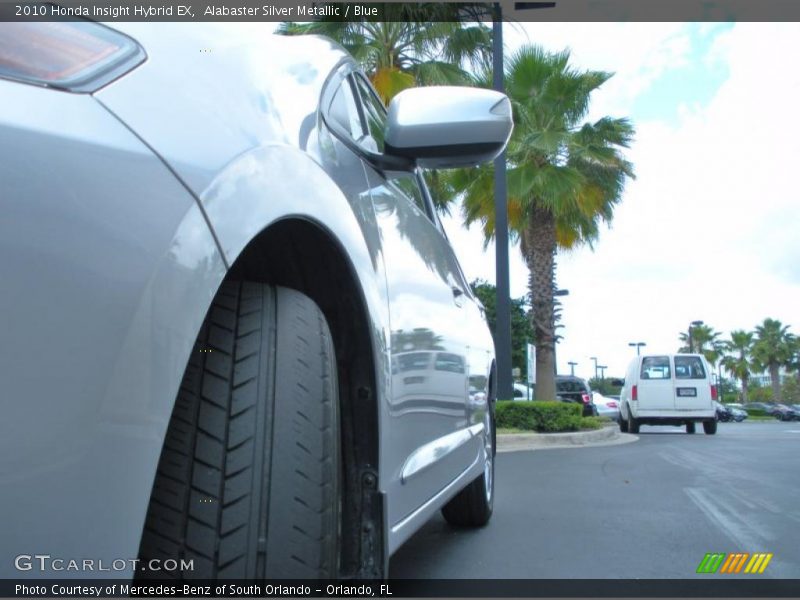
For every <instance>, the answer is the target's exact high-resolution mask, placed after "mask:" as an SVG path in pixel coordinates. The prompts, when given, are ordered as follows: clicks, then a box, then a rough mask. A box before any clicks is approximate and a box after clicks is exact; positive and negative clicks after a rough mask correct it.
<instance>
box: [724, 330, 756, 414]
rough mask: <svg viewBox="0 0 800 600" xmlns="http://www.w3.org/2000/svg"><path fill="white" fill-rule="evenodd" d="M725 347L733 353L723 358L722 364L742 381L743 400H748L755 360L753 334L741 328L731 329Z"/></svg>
mask: <svg viewBox="0 0 800 600" xmlns="http://www.w3.org/2000/svg"><path fill="white" fill-rule="evenodd" d="M725 349H726V350H727V351H728V352H731V353H732V354H728V355H727V356H724V357H723V358H722V366H723V367H725V369H726V370H727V371H728V372H729V373H730V374H731V375H733V376H734V377H736V378H737V379H738V380H739V381H741V382H742V402H747V401H748V400H747V388H748V385H749V383H750V369H751V367H752V360H753V359H752V351H753V334H752V333H751V332H749V331H743V330H741V329H740V330H736V331H731V339H730V340H729V341H727V342H725Z"/></svg>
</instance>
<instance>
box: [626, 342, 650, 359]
mask: <svg viewBox="0 0 800 600" xmlns="http://www.w3.org/2000/svg"><path fill="white" fill-rule="evenodd" d="M628 346H631V347H633V346H636V356H639V348H641V347H642V346H647V344H645V343H644V342H628Z"/></svg>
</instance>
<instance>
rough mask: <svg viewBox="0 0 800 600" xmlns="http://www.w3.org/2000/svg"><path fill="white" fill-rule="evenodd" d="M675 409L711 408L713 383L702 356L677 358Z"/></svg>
mask: <svg viewBox="0 0 800 600" xmlns="http://www.w3.org/2000/svg"><path fill="white" fill-rule="evenodd" d="M674 360H675V409H676V410H703V409H708V408H711V406H712V405H711V382H710V380H709V374H708V371H707V369H706V366H705V364H704V362H705V361H704V360H703V359H702V357H700V356H692V355H684V356H676V357H675V359H674Z"/></svg>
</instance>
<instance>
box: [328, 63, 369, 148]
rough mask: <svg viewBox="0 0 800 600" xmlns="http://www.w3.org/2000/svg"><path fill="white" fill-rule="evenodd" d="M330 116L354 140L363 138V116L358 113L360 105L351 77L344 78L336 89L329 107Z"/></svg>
mask: <svg viewBox="0 0 800 600" xmlns="http://www.w3.org/2000/svg"><path fill="white" fill-rule="evenodd" d="M328 116H329V117H330V119H331V120H332V121H333V122H334V123H335V124H337V125H339V126H340V127H341V128H342V129H344V130H345V131H346V132H347V133H348V134H349V135H350V137H352V138H353V139H354V140H358V139H361V137H362V136H363V135H364V128H363V127H362V125H361V117H360V116H359V113H358V105H357V104H356V100H355V97H354V96H353V89H352V87H351V84H350V80H349V78H346V79H343V80H342V81H341V83H340V84H339V87H338V88H337V89H336V93H334V95H333V99H332V100H331V103H330V106H329V107H328Z"/></svg>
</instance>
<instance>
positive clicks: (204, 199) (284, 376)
mask: <svg viewBox="0 0 800 600" xmlns="http://www.w3.org/2000/svg"><path fill="white" fill-rule="evenodd" d="M265 26H266V24H265ZM0 106H2V110H0V281H1V282H2V290H3V291H2V293H1V294H0V319H2V341H1V342H0V344H1V345H2V350H0V352H1V353H2V360H0V386H2V393H0V402H1V403H2V419H0V521H2V526H0V530H2V535H0V577H7V578H8V577H11V578H27V577H65V576H67V577H84V578H85V577H96V576H101V577H108V576H114V577H124V578H130V577H134V576H135V577H141V576H144V577H146V576H151V577H152V576H157V577H159V578H161V577H165V576H169V577H177V578H189V577H191V578H206V579H215V578H317V577H323V578H340V577H341V578H349V577H365V578H373V577H385V576H386V568H387V564H388V558H389V556H390V555H391V554H392V553H393V552H394V551H395V550H396V549H397V548H398V547H399V546H400V545H401V544H402V543H403V542H404V541H405V540H406V539H408V537H409V536H410V535H411V534H412V533H413V532H414V531H416V530H417V529H419V527H420V526H421V525H422V524H423V523H424V522H425V521H426V520H427V519H429V517H431V515H433V514H434V513H435V511H438V510H442V511H443V513H444V516H445V517H446V518H447V520H448V521H450V522H451V523H455V524H459V525H471V526H481V525H484V524H485V523H486V522H487V521H488V520H489V518H490V516H491V513H492V504H493V487H494V484H493V474H494V452H495V438H494V431H495V426H494V421H493V402H494V400H495V393H494V389H495V370H494V369H495V367H494V349H493V344H492V338H491V336H490V332H489V330H488V328H487V325H486V322H485V319H484V315H483V309H482V307H481V305H480V303H479V302H478V300H476V298H475V297H474V295H473V294H472V292H471V290H470V287H469V285H468V283H467V281H466V280H465V278H464V274H463V272H462V270H461V268H460V266H459V264H458V261H457V260H456V257H455V255H454V253H453V250H452V248H451V247H450V245H449V243H448V241H447V238H446V237H445V234H444V231H443V229H442V225H441V223H440V222H439V219H438V217H437V214H436V211H435V210H434V207H433V203H432V199H431V196H430V193H429V191H428V189H427V188H426V185H425V182H424V179H423V176H422V175H423V172H424V170H425V169H446V168H454V167H466V166H474V165H477V164H479V163H483V162H486V161H489V160H491V159H493V158H494V157H495V156H497V155H498V154H499V153H500V152H501V151H502V150H503V148H504V147H505V144H506V143H507V141H508V138H509V135H510V133H511V128H512V115H511V105H510V103H509V101H508V99H507V98H506V97H505V96H504V95H502V94H500V93H497V92H494V91H491V90H485V89H476V88H452V87H427V88H414V89H408V90H405V91H403V92H401V93H400V94H398V95H397V96H396V97H395V98H394V99H393V100H392V101H391V103H390V104H389V107H388V110H386V109H385V108H384V106H383V104H382V102H381V101H380V99H379V97H378V96H377V95H376V93H375V91H374V90H373V88H372V86H371V84H370V82H369V81H368V79H367V78H365V76H364V74H363V73H362V72H360V71H359V68H358V66H357V64H356V63H355V62H354V61H353V59H352V58H351V57H350V56H349V55H348V54H347V53H346V52H345V51H343V50H342V49H341V48H340V47H339V46H337V45H336V44H334V43H332V42H331V41H329V40H326V39H324V38H316V37H302V36H301V37H282V36H273V35H269V34H266V33H264V32H260V31H258V30H256V29H255V28H252V27H248V28H245V29H241V30H239V29H236V28H235V27H233V26H232V25H221V24H209V23H206V24H200V23H191V24H154V23H124V24H114V26H113V28H112V27H107V26H104V25H101V24H97V23H92V22H64V23H0ZM37 553H40V554H42V555H44V554H46V555H48V556H49V557H50V559H48V560H27V559H26V560H22V561H20V558H19V557H20V556H21V555H24V556H29V557H30V556H32V555H36V554H37ZM85 559H91V560H93V561H96V562H94V563H92V564H95V565H96V564H99V561H106V564H111V563H112V561H114V562H113V564H114V565H119V564H120V562H119V561H120V560H123V561H124V564H125V566H124V567H121V568H120V570H117V569H116V568H114V569H112V570H111V572H110V573H109V572H108V570H106V571H103V572H98V571H95V572H90V573H86V572H75V571H71V570H67V569H64V565H68V564H70V563H69V562H68V561H72V560H75V561H83V560H85ZM56 560H60V561H62V562H61V563H58V564H59V565H61V568H60V569H58V568H56V566H55V562H56ZM170 561H171V564H175V563H177V564H179V565H188V566H187V567H186V569H187V570H186V571H180V570H177V571H169V570H168V569H161V570H158V571H157V572H156V573H155V575H154V574H153V571H155V570H157V569H158V567H157V566H152V565H167V564H170Z"/></svg>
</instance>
